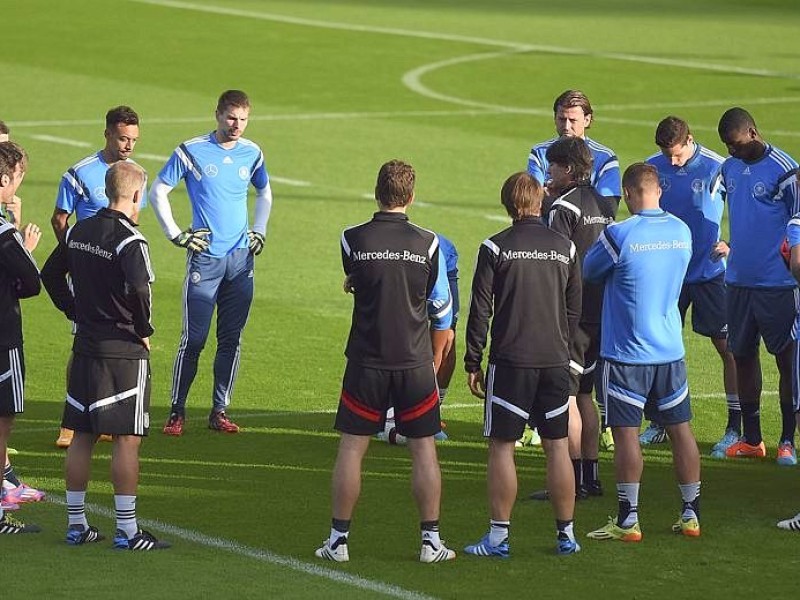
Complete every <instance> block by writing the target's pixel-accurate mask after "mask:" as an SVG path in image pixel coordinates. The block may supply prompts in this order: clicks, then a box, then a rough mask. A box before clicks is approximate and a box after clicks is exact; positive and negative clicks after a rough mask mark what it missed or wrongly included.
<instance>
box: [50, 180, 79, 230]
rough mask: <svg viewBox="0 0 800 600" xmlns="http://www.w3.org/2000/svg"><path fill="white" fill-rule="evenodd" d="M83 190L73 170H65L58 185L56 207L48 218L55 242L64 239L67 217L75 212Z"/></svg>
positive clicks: (67, 223) (67, 226) (67, 227)
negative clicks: (54, 235)
mask: <svg viewBox="0 0 800 600" xmlns="http://www.w3.org/2000/svg"><path fill="white" fill-rule="evenodd" d="M84 190H85V186H84V185H83V182H82V181H81V180H80V178H79V176H78V174H77V172H76V171H75V169H72V168H70V169H67V172H66V173H64V175H63V176H62V177H61V182H60V183H59V184H58V193H57V195H56V205H55V208H54V209H53V216H52V217H50V225H51V226H52V228H53V233H55V234H56V239H57V240H59V241H60V240H63V239H64V235H65V234H66V233H67V229H69V216H70V215H71V214H72V213H74V212H75V209H76V208H77V204H78V202H79V200H80V198H81V197H82V196H83V195H84V194H85V193H86V192H85V191H84Z"/></svg>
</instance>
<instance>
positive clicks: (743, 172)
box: [742, 167, 750, 175]
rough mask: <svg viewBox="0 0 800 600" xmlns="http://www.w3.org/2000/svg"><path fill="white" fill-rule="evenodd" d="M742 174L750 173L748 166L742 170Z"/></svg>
mask: <svg viewBox="0 0 800 600" xmlns="http://www.w3.org/2000/svg"><path fill="white" fill-rule="evenodd" d="M742 175H750V167H745V168H744V171H742Z"/></svg>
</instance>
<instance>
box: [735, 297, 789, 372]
mask: <svg viewBox="0 0 800 600" xmlns="http://www.w3.org/2000/svg"><path fill="white" fill-rule="evenodd" d="M797 301H798V292H797V288H744V287H736V286H732V285H729V286H728V350H730V351H731V352H732V353H733V355H734V356H741V357H748V356H754V355H755V354H756V353H757V352H758V344H759V341H760V340H761V338H762V337H763V338H764V345H765V346H766V347H767V351H768V352H769V353H770V354H778V353H780V352H781V351H782V350H783V349H784V348H786V345H787V344H788V343H789V342H791V341H792V330H793V326H794V320H795V317H796V316H797Z"/></svg>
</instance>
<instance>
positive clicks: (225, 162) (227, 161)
mask: <svg viewBox="0 0 800 600" xmlns="http://www.w3.org/2000/svg"><path fill="white" fill-rule="evenodd" d="M222 164H223V165H231V164H233V159H232V158H231V157H230V156H226V157H225V158H223V159H222Z"/></svg>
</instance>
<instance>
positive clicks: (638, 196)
mask: <svg viewBox="0 0 800 600" xmlns="http://www.w3.org/2000/svg"><path fill="white" fill-rule="evenodd" d="M622 190H623V192H624V193H625V204H627V206H628V210H629V211H630V213H631V214H632V215H635V214H636V213H638V212H641V211H643V210H647V209H654V208H658V201H659V199H660V198H661V184H660V183H659V180H658V169H656V168H655V167H654V166H653V165H648V164H647V163H643V162H639V163H634V164H632V165H631V166H629V167H628V168H627V169H625V173H624V174H623V175H622Z"/></svg>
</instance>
